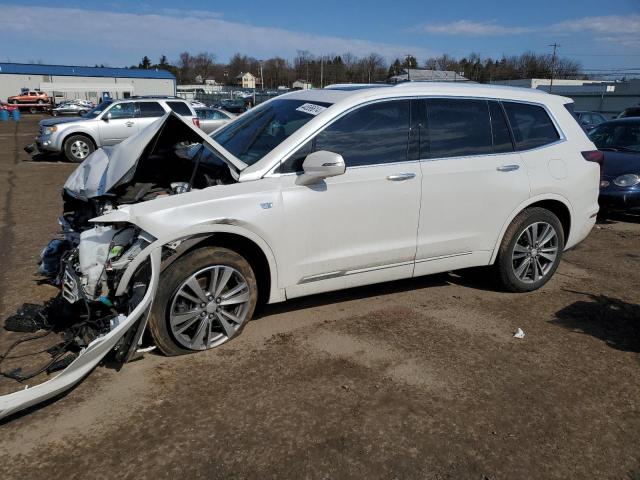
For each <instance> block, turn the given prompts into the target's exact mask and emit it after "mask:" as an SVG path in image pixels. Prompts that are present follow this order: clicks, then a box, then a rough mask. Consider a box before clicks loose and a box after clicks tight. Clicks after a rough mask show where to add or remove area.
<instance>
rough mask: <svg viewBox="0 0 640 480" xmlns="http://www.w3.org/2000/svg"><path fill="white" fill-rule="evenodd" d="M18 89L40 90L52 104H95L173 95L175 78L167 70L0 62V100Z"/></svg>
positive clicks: (15, 93) (174, 92)
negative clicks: (52, 99)
mask: <svg viewBox="0 0 640 480" xmlns="http://www.w3.org/2000/svg"><path fill="white" fill-rule="evenodd" d="M22 90H40V91H42V92H46V93H48V94H49V96H53V97H55V101H56V102H60V101H62V100H66V99H74V98H78V99H83V100H90V101H93V102H97V101H99V100H100V98H102V97H103V96H105V94H108V95H109V96H110V97H111V98H127V97H130V96H133V95H175V94H176V78H175V77H174V76H173V74H172V73H171V72H169V71H167V70H159V69H150V70H145V69H140V68H111V67H82V66H73V65H39V64H30V63H1V62H0V100H3V101H6V99H7V97H10V96H12V95H17V94H19V93H20V92H21V91H22Z"/></svg>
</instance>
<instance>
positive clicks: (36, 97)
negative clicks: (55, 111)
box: [7, 91, 49, 105]
mask: <svg viewBox="0 0 640 480" xmlns="http://www.w3.org/2000/svg"><path fill="white" fill-rule="evenodd" d="M7 102H8V103H13V104H14V105H18V104H20V103H37V104H40V105H43V104H45V103H49V95H47V94H46V93H44V92H34V91H30V92H24V93H21V94H20V95H14V96H13V97H9V98H7Z"/></svg>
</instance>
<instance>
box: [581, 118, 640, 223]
mask: <svg viewBox="0 0 640 480" xmlns="http://www.w3.org/2000/svg"><path fill="white" fill-rule="evenodd" d="M589 137H590V138H591V140H592V141H593V143H595V144H596V147H598V149H599V150H601V151H602V152H604V170H603V172H602V180H601V182H600V208H601V209H602V211H603V214H604V215H606V214H607V213H632V214H640V117H629V118H622V119H617V120H612V121H610V122H606V123H603V124H601V125H599V126H598V127H597V128H595V129H593V130H592V131H591V133H590V134H589Z"/></svg>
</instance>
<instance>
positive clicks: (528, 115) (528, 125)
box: [502, 102, 560, 150]
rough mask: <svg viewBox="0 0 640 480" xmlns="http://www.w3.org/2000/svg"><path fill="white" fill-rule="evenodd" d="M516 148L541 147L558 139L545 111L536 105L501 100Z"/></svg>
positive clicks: (558, 136) (556, 132)
mask: <svg viewBox="0 0 640 480" xmlns="http://www.w3.org/2000/svg"><path fill="white" fill-rule="evenodd" d="M502 104H503V105H504V109H505V111H506V112H507V117H508V118H509V123H510V124H511V129H512V131H513V136H514V139H515V142H516V147H517V148H518V150H529V149H532V148H537V147H542V146H544V145H548V144H550V143H553V142H556V141H557V140H559V139H560V135H559V134H558V131H557V130H556V127H555V126H554V125H553V122H552V121H551V118H549V115H548V114H547V111H546V110H545V109H544V108H542V107H540V106H538V105H529V104H525V103H515V102H503V103H502Z"/></svg>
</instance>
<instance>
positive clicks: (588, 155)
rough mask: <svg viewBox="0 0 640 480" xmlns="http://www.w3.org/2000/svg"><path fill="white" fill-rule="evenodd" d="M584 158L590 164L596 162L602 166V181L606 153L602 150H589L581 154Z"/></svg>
mask: <svg viewBox="0 0 640 480" xmlns="http://www.w3.org/2000/svg"><path fill="white" fill-rule="evenodd" d="M581 153H582V156H583V157H584V159H585V160H587V161H588V162H596V163H597V164H598V165H600V179H602V170H603V167H604V153H603V152H601V151H600V150H589V151H586V152H581Z"/></svg>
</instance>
